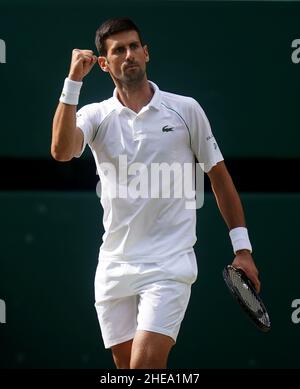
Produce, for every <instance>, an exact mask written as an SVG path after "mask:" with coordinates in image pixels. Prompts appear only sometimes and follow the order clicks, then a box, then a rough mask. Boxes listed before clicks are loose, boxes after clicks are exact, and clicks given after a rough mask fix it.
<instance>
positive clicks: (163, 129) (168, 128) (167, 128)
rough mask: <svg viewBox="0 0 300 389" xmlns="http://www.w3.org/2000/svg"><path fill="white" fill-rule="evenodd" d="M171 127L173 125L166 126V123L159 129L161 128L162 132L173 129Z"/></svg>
mask: <svg viewBox="0 0 300 389" xmlns="http://www.w3.org/2000/svg"><path fill="white" fill-rule="evenodd" d="M173 128H174V127H168V125H166V126H163V128H162V129H161V130H162V132H169V131H174V130H173Z"/></svg>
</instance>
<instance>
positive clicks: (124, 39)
mask: <svg viewBox="0 0 300 389" xmlns="http://www.w3.org/2000/svg"><path fill="white" fill-rule="evenodd" d="M134 41H140V38H139V35H138V33H137V32H136V31H134V30H132V31H122V32H118V33H116V34H113V35H111V36H109V37H108V38H107V39H106V42H105V43H106V49H107V51H109V50H111V49H112V48H114V47H116V46H123V45H124V46H125V45H127V44H129V43H130V42H134Z"/></svg>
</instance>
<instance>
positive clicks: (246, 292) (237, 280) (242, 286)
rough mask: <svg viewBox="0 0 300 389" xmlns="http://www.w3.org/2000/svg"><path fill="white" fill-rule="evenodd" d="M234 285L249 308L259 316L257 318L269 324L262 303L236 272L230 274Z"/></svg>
mask: <svg viewBox="0 0 300 389" xmlns="http://www.w3.org/2000/svg"><path fill="white" fill-rule="evenodd" d="M230 278H231V282H232V285H233V286H234V287H235V289H236V291H237V292H238V293H239V295H240V297H241V298H242V299H243V301H244V303H245V304H246V305H247V307H248V308H249V309H250V310H251V311H252V312H254V313H255V314H256V315H257V318H258V319H259V320H260V321H262V322H263V323H264V324H267V323H268V317H267V316H266V313H265V312H264V309H263V308H262V306H261V302H260V301H259V300H258V299H257V298H256V296H255V294H253V292H252V290H251V288H249V286H248V285H247V284H246V283H245V282H244V281H243V279H242V276H241V274H240V273H238V272H236V271H232V272H230Z"/></svg>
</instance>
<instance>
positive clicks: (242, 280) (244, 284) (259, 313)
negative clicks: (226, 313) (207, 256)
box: [223, 265, 271, 332]
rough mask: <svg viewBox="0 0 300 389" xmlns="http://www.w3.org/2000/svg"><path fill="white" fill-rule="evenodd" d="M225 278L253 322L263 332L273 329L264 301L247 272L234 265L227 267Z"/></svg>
mask: <svg viewBox="0 0 300 389" xmlns="http://www.w3.org/2000/svg"><path fill="white" fill-rule="evenodd" d="M223 278H224V281H225V283H226V285H227V286H228V288H229V290H230V292H231V294H232V295H233V296H234V297H235V298H236V299H237V301H238V302H239V304H240V305H241V307H242V308H243V309H244V311H245V312H246V313H247V315H248V317H250V318H251V319H252V322H253V323H254V324H255V325H256V326H257V327H258V328H259V329H260V330H261V331H263V332H268V331H269V330H270V329H271V322H270V318H269V315H268V312H267V310H266V307H265V305H264V303H263V302H262V299H261V298H260V296H259V295H258V294H257V292H256V290H255V288H254V285H253V284H252V282H251V281H250V280H249V278H248V277H247V276H246V274H245V272H244V271H243V270H241V269H237V268H235V267H234V266H232V265H228V266H225V268H224V270H223Z"/></svg>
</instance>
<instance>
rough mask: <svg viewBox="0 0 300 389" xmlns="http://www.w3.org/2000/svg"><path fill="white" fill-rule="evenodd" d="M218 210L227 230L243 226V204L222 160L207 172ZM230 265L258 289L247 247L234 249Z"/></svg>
mask: <svg viewBox="0 0 300 389" xmlns="http://www.w3.org/2000/svg"><path fill="white" fill-rule="evenodd" d="M207 174H208V176H209V179H210V182H211V186H212V190H213V192H214V195H215V198H216V201H217V204H218V207H219V210H220V212H221V214H222V216H223V219H224V220H225V223H226V224H227V226H228V228H229V230H232V229H234V228H237V227H245V226H246V223H245V216H244V211H243V206H242V203H241V200H240V197H239V195H238V193H237V190H236V188H235V186H234V183H233V181H232V179H231V176H230V174H229V173H228V170H227V168H226V166H225V163H224V161H222V162H219V163H217V165H215V166H214V167H213V168H212V169H211V170H210V171H209V172H208V173H207ZM235 254H236V256H235V258H234V260H233V263H232V265H233V266H235V267H239V268H241V269H243V270H244V271H245V273H246V275H247V276H248V277H249V278H250V280H251V281H252V282H253V284H254V286H255V288H256V290H257V291H259V290H260V281H259V278H258V270H257V268H256V266H255V263H254V260H253V258H252V255H251V252H250V251H249V250H248V249H240V250H237V251H236V253H235Z"/></svg>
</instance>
